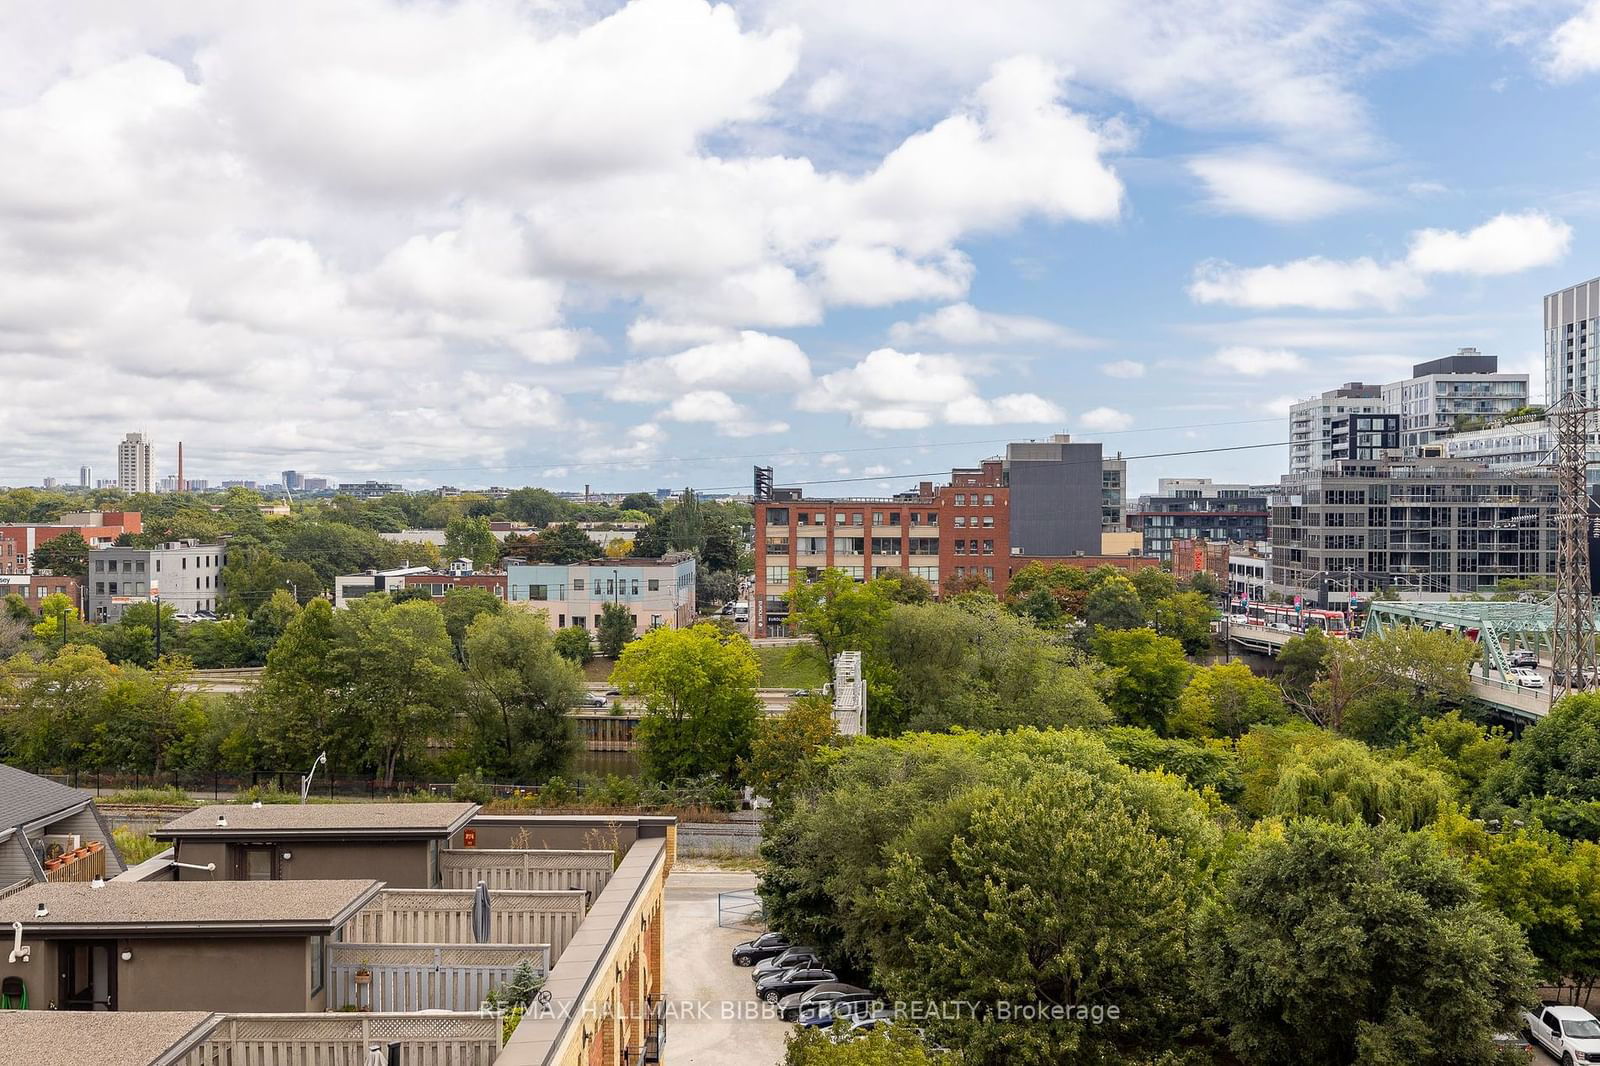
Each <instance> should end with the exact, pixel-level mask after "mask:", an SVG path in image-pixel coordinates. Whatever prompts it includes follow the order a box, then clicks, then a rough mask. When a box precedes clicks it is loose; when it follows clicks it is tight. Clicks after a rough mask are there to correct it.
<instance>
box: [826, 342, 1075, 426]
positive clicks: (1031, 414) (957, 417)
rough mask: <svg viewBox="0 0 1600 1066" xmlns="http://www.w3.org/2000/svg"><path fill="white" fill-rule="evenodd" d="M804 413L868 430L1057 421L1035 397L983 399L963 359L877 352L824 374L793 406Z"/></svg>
mask: <svg viewBox="0 0 1600 1066" xmlns="http://www.w3.org/2000/svg"><path fill="white" fill-rule="evenodd" d="M796 406H797V407H798V408H799V409H800V410H802V411H837V412H842V413H845V414H848V415H850V417H851V420H852V421H854V422H855V423H856V424H857V425H860V426H864V427H866V428H869V429H922V428H925V427H927V426H931V425H935V424H939V423H948V424H955V425H1005V424H1012V423H1025V422H1059V421H1061V419H1062V417H1063V415H1062V412H1061V409H1060V408H1059V407H1057V406H1056V405H1055V404H1053V403H1051V402H1050V401H1048V400H1045V399H1044V398H1042V397H1040V396H1036V395H1034V394H1033V393H1008V394H1006V395H1003V396H996V397H992V398H986V397H984V396H982V395H981V394H980V393H979V391H978V388H977V385H976V383H975V382H973V380H972V378H971V377H970V376H969V374H968V372H967V369H966V367H965V366H964V365H963V363H962V361H961V360H958V359H955V358H952V357H951V356H946V355H924V354H922V353H920V352H901V351H898V350H896V349H894V348H879V349H877V350H876V351H873V352H869V353H868V354H867V356H866V357H865V358H864V359H862V360H861V361H860V362H859V363H857V364H855V365H854V366H851V367H847V368H845V369H843V370H836V371H834V372H833V373H831V374H824V375H823V376H822V377H820V378H818V379H817V380H816V382H815V384H814V385H813V386H812V388H811V389H809V390H808V391H806V392H805V393H802V394H801V396H800V397H799V399H798V401H797V402H796Z"/></svg>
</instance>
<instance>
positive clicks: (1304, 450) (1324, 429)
mask: <svg viewBox="0 0 1600 1066" xmlns="http://www.w3.org/2000/svg"><path fill="white" fill-rule="evenodd" d="M1383 413H1384V405H1383V388H1382V387H1381V386H1378V385H1364V384H1362V383H1361V382H1359V381H1351V382H1346V383H1345V384H1343V385H1340V386H1339V387H1338V388H1337V389H1329V390H1328V391H1327V392H1325V393H1323V394H1322V395H1321V396H1313V397H1312V398H1311V399H1309V400H1301V401H1299V402H1298V403H1295V404H1293V405H1292V406H1291V407H1290V408H1289V473H1290V474H1291V475H1293V474H1305V473H1309V472H1310V471H1312V470H1315V469H1316V468H1317V467H1319V466H1321V465H1322V464H1323V463H1327V462H1331V461H1332V460H1333V440H1332V437H1333V420H1334V419H1335V418H1337V417H1338V416H1340V415H1349V414H1358V415H1364V414H1383Z"/></svg>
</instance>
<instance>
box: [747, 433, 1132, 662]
mask: <svg viewBox="0 0 1600 1066" xmlns="http://www.w3.org/2000/svg"><path fill="white" fill-rule="evenodd" d="M1088 505H1090V506H1093V507H1094V508H1096V511H1097V513H1098V507H1099V497H1098V495H1096V496H1095V497H1094V498H1093V499H1092V500H1089V501H1088ZM1010 515H1011V489H1010V488H1009V487H1008V486H1007V484H1006V474H1005V467H1004V463H1003V461H1002V460H1000V459H986V460H984V461H983V463H982V464H981V465H979V466H977V467H973V468H960V469H956V470H952V471H951V472H950V483H949V484H948V485H939V486H935V485H934V484H933V482H931V481H924V482H923V483H922V484H921V485H919V486H918V487H917V489H916V491H915V492H909V493H903V494H901V495H900V496H896V497H893V498H891V499H831V500H808V499H805V498H803V497H802V496H800V494H799V493H798V492H797V491H795V490H789V489H777V490H775V491H774V493H773V498H772V499H770V500H757V501H756V502H755V535H756V573H755V594H754V603H753V605H752V606H753V608H754V617H752V619H751V622H752V625H753V629H752V632H754V633H755V634H756V635H757V636H765V635H776V634H780V633H783V632H784V624H785V619H786V617H787V615H788V605H787V603H786V601H785V597H786V596H787V595H788V592H789V589H790V588H791V587H792V586H793V585H796V584H800V583H801V582H805V581H813V580H815V579H816V578H817V576H818V575H819V574H820V573H821V572H822V571H823V570H825V569H830V568H831V569H835V570H842V571H844V572H845V573H846V574H848V575H850V576H851V577H853V578H855V579H856V580H857V581H866V580H870V579H871V578H874V577H877V576H879V575H881V574H882V573H883V572H884V571H886V570H905V571H907V572H909V573H911V574H912V575H914V576H916V577H920V578H923V579H925V580H926V581H927V582H928V583H929V584H930V585H932V586H933V588H934V591H935V593H937V592H939V590H940V582H941V581H948V580H951V579H954V578H965V577H970V576H974V575H976V576H977V577H978V578H980V579H981V580H982V581H983V582H984V583H985V584H986V585H988V586H989V587H990V588H991V589H993V590H994V591H995V593H996V594H1003V593H1004V592H1005V589H1006V586H1007V585H1009V584H1010V582H1011V577H1012V575H1013V574H1015V573H1016V572H1017V571H1019V570H1021V569H1022V568H1023V567H1024V566H1026V565H1028V563H1030V562H1034V561H1036V559H1037V561H1039V562H1042V563H1044V564H1046V565H1050V564H1053V563H1056V562H1062V563H1066V564H1068V565H1071V566H1084V567H1087V568H1092V567H1094V566H1099V565H1103V564H1108V563H1109V564H1110V565H1112V566H1118V567H1121V568H1123V569H1126V570H1130V571H1131V570H1138V569H1143V568H1144V567H1145V566H1157V565H1159V564H1158V563H1157V562H1156V561H1155V560H1154V559H1136V558H1131V557H1127V556H1100V555H1074V556H1066V557H1060V558H1056V557H1051V558H1045V557H1031V556H1023V555H1013V554H1012V553H1011V519H1010Z"/></svg>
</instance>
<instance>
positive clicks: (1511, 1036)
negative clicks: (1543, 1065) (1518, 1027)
mask: <svg viewBox="0 0 1600 1066" xmlns="http://www.w3.org/2000/svg"><path fill="white" fill-rule="evenodd" d="M1494 1046H1495V1047H1497V1048H1501V1049H1503V1050H1506V1051H1518V1052H1521V1053H1522V1054H1523V1055H1524V1056H1526V1057H1527V1059H1528V1061H1529V1062H1532V1061H1533V1045H1532V1044H1530V1043H1528V1041H1526V1040H1524V1039H1523V1038H1522V1037H1520V1036H1518V1035H1517V1034H1516V1033H1496V1034H1495V1035H1494Z"/></svg>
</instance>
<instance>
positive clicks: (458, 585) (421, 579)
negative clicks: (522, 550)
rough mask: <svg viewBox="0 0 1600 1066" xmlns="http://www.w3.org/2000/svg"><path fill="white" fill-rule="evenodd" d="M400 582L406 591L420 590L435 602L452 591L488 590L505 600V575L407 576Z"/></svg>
mask: <svg viewBox="0 0 1600 1066" xmlns="http://www.w3.org/2000/svg"><path fill="white" fill-rule="evenodd" d="M401 582H402V583H403V584H404V585H405V587H406V588H408V589H415V588H421V589H426V590H427V591H428V595H430V596H432V597H433V598H434V599H436V600H441V601H442V600H443V599H444V597H445V594H446V593H448V592H450V590H452V589H462V588H477V589H488V590H489V591H490V592H492V593H494V594H495V596H496V597H497V598H498V599H501V600H504V599H505V598H506V575H505V574H407V575H406V576H405V577H404V578H402V579H401Z"/></svg>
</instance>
